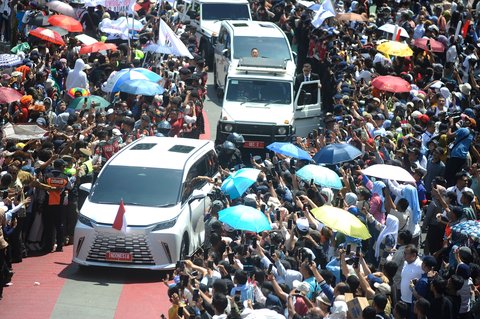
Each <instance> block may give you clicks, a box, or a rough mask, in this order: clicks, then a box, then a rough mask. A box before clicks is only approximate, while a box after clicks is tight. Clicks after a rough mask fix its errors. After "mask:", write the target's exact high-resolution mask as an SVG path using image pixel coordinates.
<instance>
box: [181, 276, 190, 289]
mask: <svg viewBox="0 0 480 319" xmlns="http://www.w3.org/2000/svg"><path fill="white" fill-rule="evenodd" d="M189 279H190V277H188V275H181V276H180V282H181V285H182V286H183V287H187V286H188V280H189Z"/></svg>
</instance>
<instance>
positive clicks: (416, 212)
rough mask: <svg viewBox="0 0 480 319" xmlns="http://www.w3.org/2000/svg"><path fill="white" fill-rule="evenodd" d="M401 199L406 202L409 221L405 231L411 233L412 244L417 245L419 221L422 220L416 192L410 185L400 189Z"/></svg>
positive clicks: (419, 231) (419, 230)
mask: <svg viewBox="0 0 480 319" xmlns="http://www.w3.org/2000/svg"><path fill="white" fill-rule="evenodd" d="M402 197H403V198H405V199H406V200H407V201H408V208H407V212H408V213H409V221H408V225H407V227H408V228H407V229H408V230H409V231H410V232H411V233H412V237H413V239H412V244H414V245H418V242H419V239H420V233H421V229H420V220H421V219H422V211H421V210H420V203H419V201H418V192H417V189H416V188H415V187H413V186H412V185H406V186H405V187H404V188H403V189H402Z"/></svg>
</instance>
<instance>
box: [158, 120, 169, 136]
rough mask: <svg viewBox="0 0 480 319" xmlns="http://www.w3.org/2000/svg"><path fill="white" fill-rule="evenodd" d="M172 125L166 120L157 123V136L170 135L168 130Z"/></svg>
mask: <svg viewBox="0 0 480 319" xmlns="http://www.w3.org/2000/svg"><path fill="white" fill-rule="evenodd" d="M171 129H172V125H171V124H170V122H168V121H167V120H163V121H161V122H160V123H158V124H157V134H160V135H158V136H170V130H171Z"/></svg>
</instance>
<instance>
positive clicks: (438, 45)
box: [413, 38, 445, 53]
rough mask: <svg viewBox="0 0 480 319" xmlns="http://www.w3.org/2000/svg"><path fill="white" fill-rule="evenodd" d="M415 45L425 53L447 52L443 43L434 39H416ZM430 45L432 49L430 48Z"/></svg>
mask: <svg viewBox="0 0 480 319" xmlns="http://www.w3.org/2000/svg"><path fill="white" fill-rule="evenodd" d="M413 45H414V46H416V47H417V48H420V49H424V50H425V51H432V52H439V53H442V52H444V51H445V46H444V45H443V43H442V42H440V41H437V40H434V39H427V38H418V39H415V41H414V42H413ZM429 45H430V48H428V46H429Z"/></svg>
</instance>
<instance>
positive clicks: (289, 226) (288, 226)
mask: <svg viewBox="0 0 480 319" xmlns="http://www.w3.org/2000/svg"><path fill="white" fill-rule="evenodd" d="M292 227H293V220H292V219H289V220H288V222H287V229H288V230H291V229H292Z"/></svg>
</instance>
